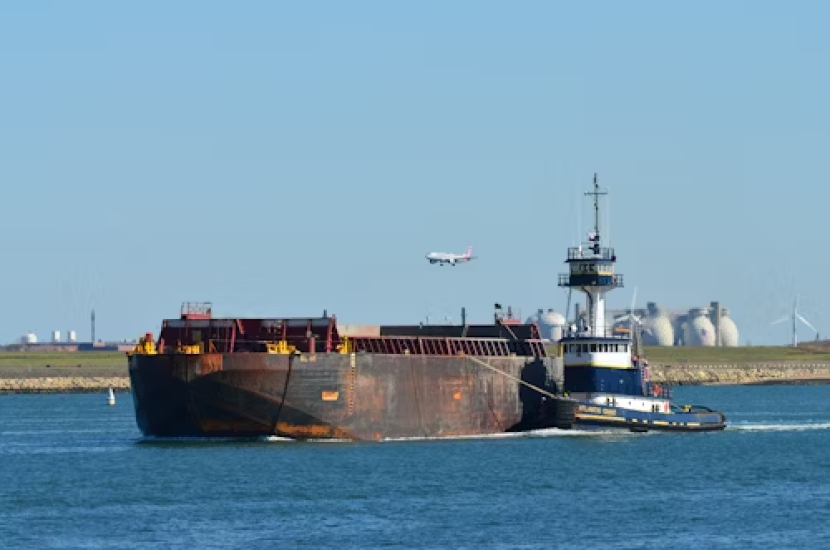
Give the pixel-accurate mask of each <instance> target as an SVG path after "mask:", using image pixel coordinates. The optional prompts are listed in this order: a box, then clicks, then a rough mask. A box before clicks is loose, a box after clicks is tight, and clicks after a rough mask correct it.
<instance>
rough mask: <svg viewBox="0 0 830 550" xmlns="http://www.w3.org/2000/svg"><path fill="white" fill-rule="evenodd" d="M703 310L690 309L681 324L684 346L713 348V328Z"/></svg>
mask: <svg viewBox="0 0 830 550" xmlns="http://www.w3.org/2000/svg"><path fill="white" fill-rule="evenodd" d="M707 314H708V310H707V309H704V308H700V309H692V310H690V311H689V316H688V319H687V320H686V322H685V323H684V324H683V344H684V345H686V346H714V345H715V326H714V325H713V324H712V321H711V320H709V317H708V316H707Z"/></svg>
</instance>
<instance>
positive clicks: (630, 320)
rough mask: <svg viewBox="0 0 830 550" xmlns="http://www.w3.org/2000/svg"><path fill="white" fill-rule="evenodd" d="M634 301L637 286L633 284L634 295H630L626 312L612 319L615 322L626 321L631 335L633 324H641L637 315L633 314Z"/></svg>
mask: <svg viewBox="0 0 830 550" xmlns="http://www.w3.org/2000/svg"><path fill="white" fill-rule="evenodd" d="M636 302H637V287H636V286H635V287H634V295H633V296H632V297H631V307H629V308H628V313H626V314H625V315H622V316H620V317H617V318H616V319H614V321H615V322H617V323H622V322H625V321H628V328H629V329H630V330H631V334H632V335H633V334H634V325H635V324H636V325H637V326H640V325H642V324H643V321H642V319H641V318H640V317H639V316H637V315H634V304H635V303H636Z"/></svg>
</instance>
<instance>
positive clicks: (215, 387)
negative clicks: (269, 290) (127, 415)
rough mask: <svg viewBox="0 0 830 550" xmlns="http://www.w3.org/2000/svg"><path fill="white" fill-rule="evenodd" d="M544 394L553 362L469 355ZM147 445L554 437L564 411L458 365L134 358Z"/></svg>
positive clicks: (569, 413)
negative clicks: (214, 440) (154, 441)
mask: <svg viewBox="0 0 830 550" xmlns="http://www.w3.org/2000/svg"><path fill="white" fill-rule="evenodd" d="M477 359H478V360H480V361H486V362H487V363H488V364H489V365H491V366H492V367H495V368H496V369H498V370H499V371H501V372H503V373H504V374H506V375H510V376H513V377H515V378H519V379H521V380H523V381H525V382H527V383H530V384H533V385H534V386H537V387H539V388H542V389H544V390H546V391H549V392H554V391H555V384H554V380H556V379H557V378H558V376H557V375H558V374H560V373H558V372H556V370H557V369H556V366H555V362H554V359H552V358H533V357H479V358H477ZM129 361H130V364H129V366H130V369H129V372H130V379H131V383H132V384H131V385H132V392H133V397H134V403H135V411H136V420H137V423H138V426H139V428H140V429H141V431H142V432H143V433H144V434H145V435H146V436H159V437H188V436H195V437H204V436H217V437H228V436H231V437H234V436H240V437H252V436H268V435H276V436H282V437H290V438H295V439H318V438H319V439H327V438H338V439H339V438H345V439H354V440H381V439H389V438H391V439H395V438H419V437H451V436H469V435H484V434H492V433H499V432H510V431H523V430H530V429H540V428H551V427H562V428H568V427H570V425H571V423H572V422H573V418H574V416H573V409H574V405H573V403H572V402H571V401H570V400H567V399H554V398H550V397H546V396H544V395H543V394H542V393H540V392H538V391H536V390H534V389H531V388H529V387H527V386H525V385H523V384H520V383H519V382H517V381H516V380H511V379H510V378H509V377H508V376H505V375H502V374H499V373H498V372H494V371H493V370H491V369H487V368H484V367H482V366H481V365H479V364H476V362H475V361H473V360H470V359H466V358H463V357H452V356H450V357H446V356H445V357H441V356H414V355H413V356H408V355H384V354H362V353H357V354H335V353H331V354H319V353H318V354H295V355H280V354H268V353H234V354H218V353H217V354H199V355H184V354H160V355H139V354H136V355H132V356H131V357H130V358H129Z"/></svg>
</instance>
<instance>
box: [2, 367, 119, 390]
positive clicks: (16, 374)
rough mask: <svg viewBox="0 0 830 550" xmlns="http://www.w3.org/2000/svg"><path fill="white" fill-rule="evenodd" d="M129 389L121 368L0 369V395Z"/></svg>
mask: <svg viewBox="0 0 830 550" xmlns="http://www.w3.org/2000/svg"><path fill="white" fill-rule="evenodd" d="M109 388H112V389H113V391H126V390H129V389H130V377H129V375H128V374H127V367H126V365H125V366H123V367H86V366H83V367H82V366H78V367H47V366H39V367H6V366H4V367H0V393H81V392H99V391H107V389H109Z"/></svg>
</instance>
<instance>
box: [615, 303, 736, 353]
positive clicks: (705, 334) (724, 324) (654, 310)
mask: <svg viewBox="0 0 830 550" xmlns="http://www.w3.org/2000/svg"><path fill="white" fill-rule="evenodd" d="M609 318H610V319H612V321H611V323H612V327H613V328H615V329H616V328H628V329H630V328H631V326H632V324H633V323H637V324H639V326H640V329H641V330H642V335H643V343H644V344H645V345H650V346H726V347H735V346H737V345H738V327H737V325H736V324H735V321H733V320H732V318H731V317H729V309H727V308H725V307H723V306H721V304H720V302H711V303H710V304H709V306H708V307H694V308H683V309H665V308H662V307H659V306H658V305H657V304H656V303H654V302H648V303H647V304H646V307H645V309H634V310H633V311H631V312H629V311H628V310H623V309H617V310H609Z"/></svg>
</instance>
